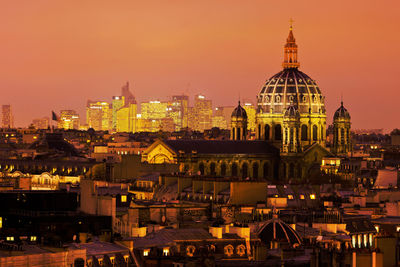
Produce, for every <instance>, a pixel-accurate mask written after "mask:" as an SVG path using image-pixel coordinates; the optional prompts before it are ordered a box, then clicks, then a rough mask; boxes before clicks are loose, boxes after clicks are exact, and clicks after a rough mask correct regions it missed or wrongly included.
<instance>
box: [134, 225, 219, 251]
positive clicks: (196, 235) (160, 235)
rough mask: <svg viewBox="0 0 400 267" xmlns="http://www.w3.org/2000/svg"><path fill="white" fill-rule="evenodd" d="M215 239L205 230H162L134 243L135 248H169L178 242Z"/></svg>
mask: <svg viewBox="0 0 400 267" xmlns="http://www.w3.org/2000/svg"><path fill="white" fill-rule="evenodd" d="M208 239H214V237H213V236H212V235H211V234H209V233H208V232H207V231H206V230H204V229H162V230H160V231H158V232H153V233H150V234H148V235H147V236H146V237H142V238H136V239H134V241H133V245H134V247H135V248H143V247H161V246H169V245H171V244H173V243H175V242H177V241H185V240H208Z"/></svg>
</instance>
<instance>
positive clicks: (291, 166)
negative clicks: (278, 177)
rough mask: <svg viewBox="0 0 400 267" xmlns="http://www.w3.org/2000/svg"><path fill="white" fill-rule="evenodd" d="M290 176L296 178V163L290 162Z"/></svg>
mask: <svg viewBox="0 0 400 267" xmlns="http://www.w3.org/2000/svg"><path fill="white" fill-rule="evenodd" d="M289 178H294V164H293V163H290V164H289Z"/></svg>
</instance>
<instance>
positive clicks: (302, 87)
mask: <svg viewBox="0 0 400 267" xmlns="http://www.w3.org/2000/svg"><path fill="white" fill-rule="evenodd" d="M292 30H293V29H292V27H290V31H289V36H288V38H287V41H286V44H285V47H284V61H283V64H282V66H283V70H282V71H280V72H278V73H277V74H275V75H273V76H272V77H271V78H269V79H267V81H266V82H265V84H264V86H263V87H262V89H261V91H260V93H259V94H258V97H257V103H258V113H261V114H262V113H281V114H283V113H284V112H285V111H286V109H287V108H288V107H289V105H290V104H291V103H293V105H294V106H295V107H296V108H297V110H298V111H299V112H300V114H304V113H309V112H311V113H317V114H325V112H326V111H325V104H324V97H323V96H322V93H321V90H320V89H319V87H318V85H317V83H316V81H315V80H314V79H312V78H311V77H310V76H308V75H307V74H305V73H304V72H301V71H300V70H299V69H298V68H299V67H300V63H299V62H298V61H297V44H296V40H295V38H294V36H293V31H292Z"/></svg>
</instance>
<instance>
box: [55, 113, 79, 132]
mask: <svg viewBox="0 0 400 267" xmlns="http://www.w3.org/2000/svg"><path fill="white" fill-rule="evenodd" d="M79 125H80V120H79V114H78V113H76V111H75V110H61V112H60V119H59V120H58V128H60V129H64V130H72V129H75V130H78V129H79Z"/></svg>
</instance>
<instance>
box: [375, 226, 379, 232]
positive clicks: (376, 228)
mask: <svg viewBox="0 0 400 267" xmlns="http://www.w3.org/2000/svg"><path fill="white" fill-rule="evenodd" d="M375 230H376V232H377V233H379V226H378V225H376V226H375Z"/></svg>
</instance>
